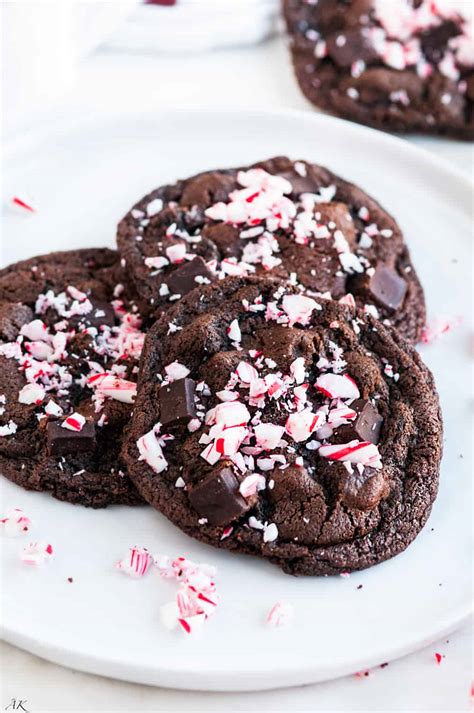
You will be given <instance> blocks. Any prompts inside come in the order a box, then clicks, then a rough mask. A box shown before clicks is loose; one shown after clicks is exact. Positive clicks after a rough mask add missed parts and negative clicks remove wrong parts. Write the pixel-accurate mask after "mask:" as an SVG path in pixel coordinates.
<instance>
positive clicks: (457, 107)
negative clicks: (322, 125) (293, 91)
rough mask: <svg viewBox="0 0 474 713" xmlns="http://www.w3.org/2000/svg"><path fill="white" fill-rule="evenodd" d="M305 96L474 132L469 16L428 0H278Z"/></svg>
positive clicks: (328, 105) (345, 110) (335, 109)
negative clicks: (282, 10) (282, 4)
mask: <svg viewBox="0 0 474 713" xmlns="http://www.w3.org/2000/svg"><path fill="white" fill-rule="evenodd" d="M284 14H285V18H286V23H287V27H288V32H289V34H290V43H291V54H292V59H293V66H294V70H295V74H296V78H297V80H298V83H299V85H300V88H301V90H302V91H303V93H304V94H305V96H306V97H307V99H309V101H310V102H312V103H313V104H315V105H316V106H318V107H320V108H321V109H325V110H327V111H330V112H332V113H334V114H337V115H339V116H342V117H344V118H347V119H352V120H353V121H358V122H360V123H362V124H368V125H369V126H373V127H375V128H378V129H384V130H387V131H397V132H422V133H429V134H442V135H443V134H444V135H449V136H453V137H456V138H460V139H468V140H471V141H472V140H473V139H474V39H473V34H472V21H470V22H469V21H468V19H467V18H466V17H463V16H462V14H461V13H460V12H458V11H457V10H456V9H454V8H453V5H452V4H448V3H444V2H436V3H434V2H430V0H399V2H397V7H396V9H395V8H394V3H393V1H392V0H351V1H350V2H349V1H346V0H318V2H310V0H284Z"/></svg>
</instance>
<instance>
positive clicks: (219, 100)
mask: <svg viewBox="0 0 474 713" xmlns="http://www.w3.org/2000/svg"><path fill="white" fill-rule="evenodd" d="M209 105H211V106H222V107H236V108H238V107H240V108H248V107H252V108H265V109H279V108H297V109H298V108H299V109H310V110H312V109H311V107H310V105H309V104H308V103H307V102H306V100H305V99H304V98H303V97H302V96H301V95H300V93H299V91H298V89H297V86H296V84H295V82H294V80H293V77H292V74H291V69H290V65H289V62H288V57H287V52H286V48H285V47H284V43H283V41H282V40H281V38H280V39H275V40H272V41H271V42H268V43H266V44H264V45H261V46H259V47H255V48H248V49H234V50H225V51H215V52H212V53H208V54H203V55H186V56H183V55H166V56H159V55H151V54H150V55H124V54H118V53H115V52H106V51H102V52H96V53H95V54H94V55H92V56H91V57H90V58H89V59H87V60H86V61H85V62H84V63H83V64H82V66H81V68H80V72H79V74H78V76H77V79H76V80H75V81H74V82H73V84H72V85H71V86H70V89H69V90H68V91H67V93H66V94H64V95H63V97H62V98H61V99H60V100H59V101H58V103H57V104H56V106H55V107H52V108H50V109H49V110H48V112H43V114H42V115H37V116H35V118H34V124H35V125H36V126H38V125H39V124H41V123H43V122H44V123H46V124H47V123H48V121H49V120H50V119H51V118H53V117H54V118H55V119H56V118H58V117H64V118H65V119H66V120H67V119H68V118H72V117H77V116H78V115H83V114H97V113H100V114H101V115H102V114H106V113H108V112H112V111H121V112H128V111H130V112H132V111H133V112H135V111H137V110H138V111H140V110H143V111H145V110H147V111H148V110H150V109H153V108H156V109H157V110H159V109H169V108H178V107H182V108H183V109H186V107H206V106H209ZM29 125H32V117H28V116H22V117H21V118H16V119H15V122H14V123H13V122H10V123H8V122H7V126H6V128H7V132H8V134H12V133H13V132H14V131H15V133H16V132H18V131H20V132H22V131H27V129H28V126H29ZM410 140H413V141H415V142H416V143H418V144H419V145H422V146H424V147H425V148H427V149H428V150H430V151H433V152H434V153H436V154H437V155H438V156H440V157H443V158H444V159H445V160H446V161H448V162H449V163H451V165H453V166H455V167H457V168H458V169H460V170H462V171H464V172H468V173H470V174H472V171H473V149H472V145H468V144H464V143H460V142H452V141H445V140H439V139H427V138H417V139H410ZM32 605H33V606H34V599H33V600H32ZM471 644H472V640H471V637H470V632H469V629H468V628H465V629H464V630H462V631H459V632H457V633H455V634H453V635H451V636H449V637H447V639H444V640H442V641H440V642H438V643H436V644H434V645H432V646H430V647H428V648H427V649H425V650H423V651H420V652H418V653H416V654H413V655H411V656H409V657H406V658H405V659H402V660H400V661H397V662H391V663H390V665H389V666H388V667H386V668H384V669H376V670H374V671H371V672H370V675H369V676H368V677H364V678H355V677H349V678H345V679H340V680H338V681H333V682H328V683H326V684H319V685H315V686H306V687H304V688H299V689H288V690H280V691H275V692H262V693H251V694H209V693H185V692H179V691H168V690H164V689H153V688H148V687H145V686H137V685H133V684H127V683H122V682H116V681H108V680H106V679H102V678H99V677H94V676H90V675H86V674H81V673H77V672H72V671H68V670H66V669H61V668H60V667H58V666H54V665H52V664H49V663H47V662H44V661H41V660H39V659H37V658H35V657H33V656H31V655H29V654H26V653H24V652H21V651H18V650H16V649H14V648H13V647H11V646H8V645H6V644H3V645H2V646H1V648H0V654H1V658H2V664H3V674H2V692H1V700H0V710H1V709H3V708H5V707H6V706H7V705H8V704H9V702H10V699H11V698H13V697H16V698H17V699H27V701H28V704H27V705H26V707H27V708H28V709H29V710H30V711H32V713H34V712H35V711H47V710H51V711H53V710H54V711H92V710H103V711H114V710H120V711H129V710H130V711H141V710H146V711H153V710H157V711H168V710H170V711H213V710H216V711H217V710H219V711H221V710H226V711H234V710H241V709H244V710H247V711H253V710H282V711H283V710H285V711H286V710H288V711H289V710H291V711H299V710H308V711H309V710H319V711H324V710H328V711H336V710H349V711H350V710H354V711H364V710H367V711H369V710H370V711H375V710H384V711H385V710H386V711H409V710H420V711H437V710H440V711H467V710H469V709H470V705H471V701H470V688H471V681H472V678H473V675H472V649H471ZM315 646H317V642H315ZM435 652H439V653H442V654H444V655H445V658H444V659H443V661H442V663H441V665H437V663H436V660H435V657H434V654H435Z"/></svg>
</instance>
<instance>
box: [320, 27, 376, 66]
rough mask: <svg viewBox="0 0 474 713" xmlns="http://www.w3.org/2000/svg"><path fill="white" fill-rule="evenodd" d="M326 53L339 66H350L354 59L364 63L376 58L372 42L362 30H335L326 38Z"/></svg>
mask: <svg viewBox="0 0 474 713" xmlns="http://www.w3.org/2000/svg"><path fill="white" fill-rule="evenodd" d="M327 48H328V53H329V55H330V57H331V59H333V60H334V62H335V63H336V64H337V65H338V66H339V67H350V66H351V64H352V63H353V62H355V61H356V60H362V62H365V63H366V64H367V63H369V62H371V61H373V60H374V59H376V58H377V53H376V51H375V49H374V47H373V45H372V42H371V41H370V39H369V38H368V37H367V35H366V34H365V33H364V30H359V29H354V30H348V31H344V32H336V33H335V34H334V35H331V36H330V37H328V39H327Z"/></svg>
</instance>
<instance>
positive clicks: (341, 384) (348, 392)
mask: <svg viewBox="0 0 474 713" xmlns="http://www.w3.org/2000/svg"><path fill="white" fill-rule="evenodd" d="M315 386H316V388H317V390H318V391H321V392H322V393H323V394H325V396H329V398H330V399H358V398H359V396H360V392H359V388H358V386H357V384H356V382H355V381H354V379H351V377H350V376H349V375H348V374H321V376H318V378H317V379H316V383H315Z"/></svg>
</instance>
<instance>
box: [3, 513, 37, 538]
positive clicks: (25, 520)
mask: <svg viewBox="0 0 474 713" xmlns="http://www.w3.org/2000/svg"><path fill="white" fill-rule="evenodd" d="M0 523H1V524H2V525H3V532H4V533H5V535H7V537H18V536H19V535H24V534H25V533H26V532H28V530H29V529H30V525H31V520H30V518H29V517H28V515H25V513H24V512H23V510H22V509H21V508H13V510H8V512H7V514H6V515H5V517H2V518H1V519H0Z"/></svg>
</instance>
